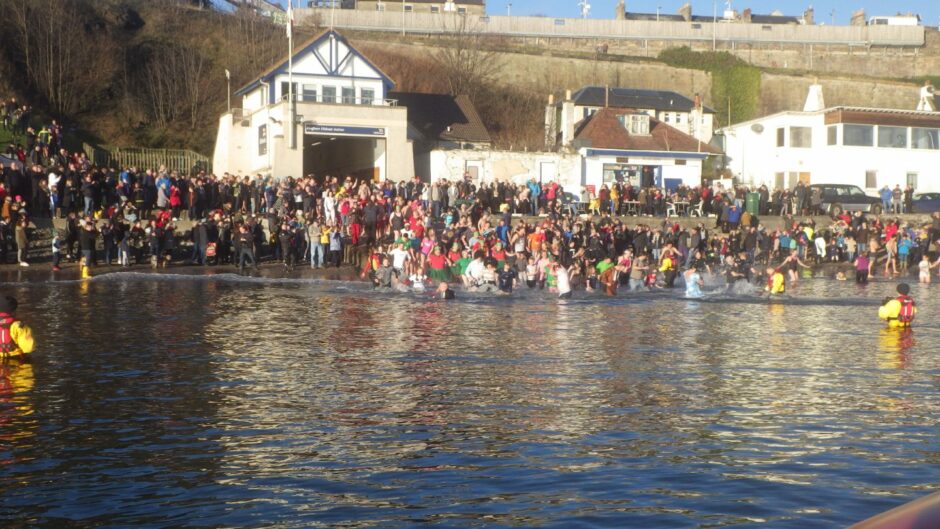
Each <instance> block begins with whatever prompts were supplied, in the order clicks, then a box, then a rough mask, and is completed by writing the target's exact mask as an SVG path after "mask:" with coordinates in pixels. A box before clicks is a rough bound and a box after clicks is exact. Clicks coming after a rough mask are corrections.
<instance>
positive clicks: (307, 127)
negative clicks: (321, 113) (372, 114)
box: [304, 123, 385, 137]
mask: <svg viewBox="0 0 940 529" xmlns="http://www.w3.org/2000/svg"><path fill="white" fill-rule="evenodd" d="M304 134H323V135H330V136H371V137H385V127H346V126H341V125H321V124H319V123H304Z"/></svg>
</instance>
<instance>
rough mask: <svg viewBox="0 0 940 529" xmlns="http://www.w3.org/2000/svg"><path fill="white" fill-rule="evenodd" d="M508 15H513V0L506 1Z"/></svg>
mask: <svg viewBox="0 0 940 529" xmlns="http://www.w3.org/2000/svg"><path fill="white" fill-rule="evenodd" d="M506 16H507V17H511V16H512V2H506Z"/></svg>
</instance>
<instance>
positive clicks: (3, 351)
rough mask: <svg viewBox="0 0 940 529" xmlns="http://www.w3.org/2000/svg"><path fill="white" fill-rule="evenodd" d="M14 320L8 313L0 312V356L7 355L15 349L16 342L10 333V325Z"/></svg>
mask: <svg viewBox="0 0 940 529" xmlns="http://www.w3.org/2000/svg"><path fill="white" fill-rule="evenodd" d="M14 322H16V318H14V317H13V316H10V315H9V314H3V313H0V357H3V356H7V355H9V354H10V353H12V352H13V351H15V350H16V348H17V345H16V342H14V341H13V336H12V335H11V334H10V327H11V326H12V325H13V323H14Z"/></svg>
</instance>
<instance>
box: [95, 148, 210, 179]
mask: <svg viewBox="0 0 940 529" xmlns="http://www.w3.org/2000/svg"><path fill="white" fill-rule="evenodd" d="M83 147H84V150H85V154H87V155H88V158H89V160H91V162H92V163H93V164H95V165H97V166H99V167H111V168H114V169H121V168H124V167H136V168H137V169H139V170H141V171H143V170H146V169H158V168H160V167H161V166H165V167H166V168H167V170H168V171H177V172H179V173H180V174H187V175H188V174H191V173H192V172H193V170H194V169H198V170H204V171H206V172H207V173H208V172H212V159H211V158H209V157H208V156H203V155H202V154H199V153H197V152H193V151H189V150H184V149H146V148H141V147H114V146H108V145H105V146H95V145H91V144H88V143H86V144H84V146H83Z"/></svg>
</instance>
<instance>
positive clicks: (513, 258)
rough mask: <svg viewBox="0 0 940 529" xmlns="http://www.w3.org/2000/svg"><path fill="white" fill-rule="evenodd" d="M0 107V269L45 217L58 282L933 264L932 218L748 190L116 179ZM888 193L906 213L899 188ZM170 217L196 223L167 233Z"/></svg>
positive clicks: (500, 276) (553, 278) (553, 285)
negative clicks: (749, 197) (192, 275)
mask: <svg viewBox="0 0 940 529" xmlns="http://www.w3.org/2000/svg"><path fill="white" fill-rule="evenodd" d="M0 109H2V113H3V125H4V127H7V128H9V129H10V131H11V132H12V134H13V137H14V139H15V141H14V142H13V143H11V144H10V146H9V147H8V149H7V151H6V156H7V160H6V162H5V163H4V167H3V179H2V182H0V200H2V202H3V206H2V210H0V263H6V262H8V261H7V259H8V253H12V252H11V250H12V249H14V248H15V249H16V258H17V262H19V263H20V264H21V265H23V266H28V264H29V263H28V253H29V252H28V250H29V244H30V241H29V230H28V228H29V219H30V218H31V217H59V218H64V219H65V228H64V229H63V230H56V232H55V234H54V237H53V238H52V248H51V250H52V257H53V259H52V266H53V269H54V270H59V267H60V265H61V262H62V261H63V260H72V261H81V262H82V263H83V264H84V265H85V266H87V267H94V266H97V265H98V264H102V263H103V264H106V265H112V264H114V265H120V266H131V265H134V264H144V263H148V264H150V265H151V266H153V267H160V266H164V267H165V266H168V265H169V264H170V263H174V262H177V263H178V262H181V261H182V262H186V263H191V264H195V265H212V266H224V265H229V266H235V267H238V268H239V269H243V268H246V267H257V266H258V265H259V263H260V262H261V261H262V260H266V261H275V262H278V263H283V265H284V266H286V267H295V266H297V265H300V264H302V263H303V264H308V265H309V266H311V267H312V268H321V267H328V266H329V267H340V266H343V265H347V266H352V267H356V268H357V269H358V270H361V275H362V276H363V277H369V278H371V279H372V280H373V281H374V282H375V284H376V285H378V286H380V287H391V286H392V285H408V286H409V287H412V288H418V289H422V288H425V287H428V286H431V285H433V284H439V283H444V282H456V283H461V284H463V285H464V286H465V287H466V288H475V289H489V290H495V291H502V292H509V291H511V290H512V289H514V288H519V287H526V288H540V289H543V288H549V289H553V290H557V291H560V292H561V293H562V294H566V293H567V292H570V289H571V288H575V286H577V285H583V286H584V288H587V289H591V290H595V289H597V290H604V291H606V292H608V293H612V292H613V291H615V290H616V287H617V286H618V285H621V286H628V287H629V288H631V289H641V288H655V287H657V286H662V287H667V288H668V287H672V286H673V285H674V283H675V281H676V278H677V277H679V276H680V274H681V272H682V271H683V270H689V269H692V268H694V269H695V270H696V271H697V272H698V273H700V274H701V273H716V272H719V273H721V274H722V275H724V276H725V278H726V279H727V280H728V281H729V282H734V281H739V280H741V279H745V280H751V279H753V278H754V276H757V275H764V274H768V275H769V273H767V272H764V271H762V272H761V273H756V272H755V270H757V269H761V268H760V267H763V266H771V267H772V269H774V270H776V269H778V268H779V269H780V270H783V271H784V272H785V274H786V276H787V278H788V279H789V281H796V280H797V278H798V275H799V274H798V270H799V269H800V268H801V267H807V266H809V265H808V264H807V263H814V264H819V263H823V262H842V263H853V264H854V266H855V268H856V270H857V273H856V279H857V280H858V281H859V282H864V281H867V277H868V276H869V275H871V274H872V273H875V272H877V273H881V274H884V275H899V274H905V273H908V271H909V270H911V269H912V268H914V267H916V268H917V271H918V273H919V274H920V277H921V280H924V281H929V279H930V277H931V270H932V269H933V268H936V267H937V266H940V261H932V260H931V259H930V254H929V253H928V252H929V250H930V245H931V244H932V243H934V242H935V240H936V238H937V235H938V234H940V219H938V218H937V217H936V216H935V218H934V219H933V222H932V224H929V225H922V226H910V225H907V224H904V223H902V222H900V221H898V220H897V219H892V218H887V217H886V218H879V217H876V216H868V215H865V214H862V213H855V214H842V215H841V216H839V217H835V218H833V219H832V222H831V223H830V224H828V225H826V226H817V225H816V224H815V223H814V222H813V221H812V220H811V219H808V220H805V221H799V220H796V219H798V218H801V217H803V216H804V215H809V214H812V213H818V212H819V211H817V210H816V208H818V206H819V200H818V199H819V197H818V196H815V195H814V194H813V193H812V192H810V191H809V189H810V188H808V187H805V186H803V184H802V183H799V184H797V186H796V187H795V188H794V189H792V190H774V191H773V192H771V191H769V190H768V189H767V188H766V187H765V186H761V187H760V188H758V189H756V190H754V191H756V192H757V193H758V194H759V200H758V204H757V209H756V212H754V211H753V210H748V209H747V208H745V207H744V196H745V195H746V194H747V193H748V192H750V191H752V190H750V189H747V188H744V187H739V188H729V189H726V188H724V187H722V186H721V185H714V186H701V187H694V188H690V187H687V186H680V187H678V188H677V189H675V190H669V191H667V190H664V189H660V188H656V187H647V188H641V187H635V186H631V185H628V184H620V183H616V182H615V183H611V184H607V185H603V186H601V187H600V189H597V190H596V192H593V190H590V189H588V188H586V187H585V188H582V189H581V190H580V196H577V195H576V194H574V193H570V192H566V190H565V189H564V188H562V187H561V186H560V185H559V184H558V183H557V182H548V183H539V182H536V181H535V180H529V181H527V182H525V183H521V184H513V183H508V182H491V183H482V184H477V183H474V182H471V181H470V180H469V179H467V178H464V179H459V180H457V181H452V182H448V181H438V182H435V183H432V184H428V183H425V182H422V181H421V180H420V179H418V178H414V179H412V180H409V181H401V182H391V181H385V182H373V181H364V180H358V179H356V178H353V177H352V176H346V177H345V178H342V179H341V178H340V177H336V176H333V177H330V176H324V177H318V176H315V175H308V176H305V177H301V178H283V179H278V180H275V179H273V178H271V177H263V176H261V175H253V176H244V175H231V174H223V175H221V176H217V175H214V174H208V173H206V172H205V171H192V172H191V173H189V174H181V173H179V172H177V171H171V170H167V169H166V168H165V167H159V168H156V169H141V168H136V167H124V168H120V169H113V168H107V167H96V166H95V165H93V164H92V163H91V161H90V160H89V159H88V157H87V156H86V155H85V154H84V153H69V152H68V151H67V150H66V149H65V148H64V147H63V130H62V128H61V127H60V126H59V125H58V124H57V123H55V122H51V123H50V124H49V125H48V126H43V127H40V128H39V131H38V132H36V131H35V129H34V128H32V127H30V126H29V120H28V115H29V113H30V111H29V107H28V106H26V105H21V104H20V103H18V102H17V101H15V100H10V101H7V102H4V103H3V104H2V105H0ZM24 116H27V117H26V118H25V121H24ZM896 191H898V190H896ZM896 191H895V192H896ZM895 192H892V198H891V199H890V200H892V201H893V200H895V198H896V197H895ZM899 196H900V202H902V203H903V202H904V200H907V199H908V198H909V196H910V193H907V192H900V195H899ZM677 202H681V203H687V204H689V208H688V210H689V211H697V212H698V214H699V215H700V216H701V217H700V222H699V223H698V225H697V226H696V227H694V228H685V227H683V226H682V225H680V223H677V222H675V221H674V219H673V218H670V217H667V216H666V215H667V213H674V212H670V211H668V210H669V206H670V204H675V203H677ZM891 204H893V202H891ZM625 207H632V209H631V212H632V213H634V214H636V215H639V216H644V215H645V216H647V217H649V218H641V219H639V220H640V223H639V224H635V222H631V223H630V224H635V225H633V226H629V225H628V223H626V222H625V221H624V219H623V217H622V216H621V215H622V214H623V213H624V212H625V210H624V208H625ZM903 208H904V206H903V204H902V205H899V206H898V207H897V210H899V211H900V210H903ZM769 215H781V216H783V217H784V221H785V222H784V225H785V227H784V228H783V229H775V230H770V229H767V228H765V227H764V226H763V225H762V224H761V222H760V218H761V217H764V216H769ZM181 219H186V220H189V221H192V222H191V225H192V227H191V228H189V229H187V230H186V231H185V232H183V231H181V230H179V229H178V223H179V221H180V220H181ZM634 220H636V219H634ZM761 270H763V269H761Z"/></svg>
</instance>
